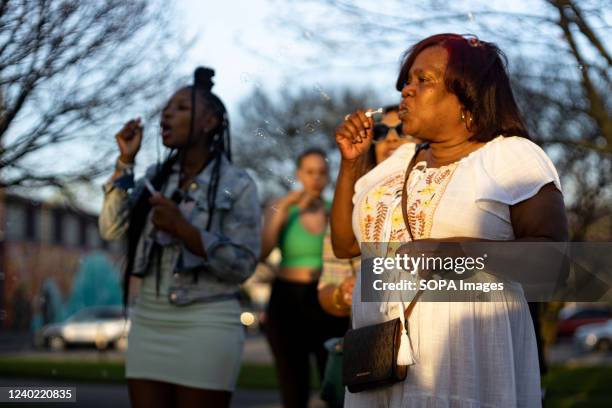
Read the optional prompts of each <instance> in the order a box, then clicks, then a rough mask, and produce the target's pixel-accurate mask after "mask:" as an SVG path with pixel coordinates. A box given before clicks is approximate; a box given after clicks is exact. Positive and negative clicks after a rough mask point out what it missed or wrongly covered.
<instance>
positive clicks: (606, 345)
mask: <svg viewBox="0 0 612 408" xmlns="http://www.w3.org/2000/svg"><path fill="white" fill-rule="evenodd" d="M595 348H596V349H597V350H598V351H601V352H604V353H608V352H610V351H612V341H610V340H608V339H601V340H599V341H598V342H597V344H596V345H595Z"/></svg>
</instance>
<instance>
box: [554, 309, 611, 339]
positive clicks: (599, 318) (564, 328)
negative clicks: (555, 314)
mask: <svg viewBox="0 0 612 408" xmlns="http://www.w3.org/2000/svg"><path fill="white" fill-rule="evenodd" d="M608 319H612V307H610V306H607V305H592V306H579V307H575V306H573V307H569V308H565V309H562V310H561V312H559V322H558V323H557V336H558V337H571V336H572V335H573V334H574V332H575V331H576V329H577V328H578V327H580V326H584V325H587V324H593V323H603V322H606V321H607V320H608Z"/></svg>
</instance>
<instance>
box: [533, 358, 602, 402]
mask: <svg viewBox="0 0 612 408" xmlns="http://www.w3.org/2000/svg"><path fill="white" fill-rule="evenodd" d="M542 383H543V385H544V387H546V404H545V405H544V406H545V408H548V407H555V408H557V407H558V408H566V407H567V408H569V407H572V408H578V407H580V408H583V407H584V408H586V407H588V408H591V407H602V408H603V407H606V408H609V407H612V367H611V366H597V367H575V368H568V367H564V366H553V367H551V368H550V369H549V372H548V374H547V375H546V377H545V378H544V379H543V381H542Z"/></svg>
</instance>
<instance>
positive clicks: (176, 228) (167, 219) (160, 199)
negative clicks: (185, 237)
mask: <svg viewBox="0 0 612 408" xmlns="http://www.w3.org/2000/svg"><path fill="white" fill-rule="evenodd" d="M149 203H151V206H152V207H153V208H152V211H153V214H152V216H151V222H152V223H153V225H154V226H155V228H156V229H158V230H160V231H163V232H166V233H168V234H170V235H172V236H173V237H180V235H181V232H182V231H183V230H184V229H185V228H184V227H185V226H186V224H189V223H188V222H187V220H186V219H185V217H183V213H181V210H179V208H178V206H177V205H176V204H175V203H174V201H172V200H170V199H168V198H166V197H164V196H162V195H161V194H159V193H156V194H154V195H153V196H152V197H151V198H150V199H149Z"/></svg>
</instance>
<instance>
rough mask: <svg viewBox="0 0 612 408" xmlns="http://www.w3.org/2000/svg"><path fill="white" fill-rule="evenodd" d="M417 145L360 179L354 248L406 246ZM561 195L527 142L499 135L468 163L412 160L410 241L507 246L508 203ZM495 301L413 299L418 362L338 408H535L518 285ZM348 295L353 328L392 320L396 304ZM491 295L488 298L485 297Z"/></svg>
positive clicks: (530, 336) (534, 368)
mask: <svg viewBox="0 0 612 408" xmlns="http://www.w3.org/2000/svg"><path fill="white" fill-rule="evenodd" d="M414 148H415V145H414V144H405V145H403V146H401V147H400V148H399V149H398V150H397V151H396V152H395V153H394V154H393V156H391V157H390V158H389V159H387V160H386V161H384V162H383V163H381V165H379V166H377V167H376V168H375V169H373V170H372V171H371V172H369V173H368V174H366V175H365V176H364V177H362V178H361V179H359V180H358V182H357V183H356V185H355V195H354V197H353V203H354V211H353V230H354V232H355V235H356V237H357V240H358V241H359V242H360V243H361V242H393V241H400V242H405V241H408V240H409V237H408V234H407V231H406V230H405V226H404V222H403V218H402V211H401V189H402V183H403V177H404V172H405V170H406V166H407V164H408V162H409V161H410V159H411V158H412V156H413V154H414ZM551 182H552V183H554V184H555V186H556V187H557V188H558V189H559V190H560V189H561V186H560V183H559V178H558V175H557V172H556V170H555V168H554V166H553V164H552V163H551V161H550V159H549V158H548V157H547V156H546V154H545V153H544V152H543V151H542V150H541V149H540V148H539V147H538V146H537V145H535V144H534V143H532V142H531V141H529V140H527V139H524V138H519V137H501V136H500V137H497V138H496V139H494V140H492V141H490V142H488V143H487V144H486V145H484V146H483V147H481V148H480V149H478V150H476V151H474V152H472V153H471V154H470V155H469V156H467V157H465V158H463V159H461V160H459V161H458V162H455V163H452V164H450V165H447V166H443V167H440V168H427V167H426V163H425V162H420V163H417V164H416V165H415V167H414V169H413V170H412V173H411V175H410V179H409V190H408V216H409V222H410V226H411V229H412V232H413V234H414V236H415V238H417V239H419V238H446V237H461V236H463V237H476V238H482V239H487V240H500V241H505V240H512V239H514V233H513V230H512V225H511V222H510V207H509V206H510V205H513V204H516V203H518V202H521V201H524V200H526V199H528V198H530V197H532V196H534V195H535V194H536V193H537V192H538V191H539V190H540V188H542V187H543V186H544V185H545V184H548V183H551ZM511 287H512V288H513V290H512V291H508V290H505V291H504V292H503V293H501V294H498V295H494V296H498V297H499V298H498V299H497V298H496V299H495V301H493V302H418V303H417V304H416V307H415V308H414V311H413V313H412V315H411V317H410V319H409V336H410V343H411V345H412V351H413V355H414V359H415V364H413V365H411V366H410V367H409V369H408V376H407V378H406V380H405V381H403V382H400V383H397V384H395V385H393V386H391V387H386V388H383V389H378V390H372V391H365V392H361V393H356V394H351V393H349V392H348V391H347V393H346V397H345V407H351V408H354V407H357V408H362V407H363V408H366V407H367V408H370V407H393V408H396V407H418V408H425V407H427V408H439V407H444V408H468V407H469V408H484V407H502V408H511V407H529V408H531V407H539V406H541V399H540V373H539V364H538V354H537V348H536V340H535V333H534V329H533V323H532V320H531V316H530V314H529V309H528V305H527V302H526V300H525V297H524V295H523V293H522V290H521V288H520V286H519V285H514V286H511ZM353 293H354V296H353V327H355V328H359V327H363V326H367V325H371V324H375V323H380V322H384V321H388V320H391V319H393V318H396V317H398V316H399V313H400V310H401V307H398V305H394V306H392V307H389V308H388V310H387V311H385V312H382V311H381V310H384V308H382V309H381V308H380V306H381V305H380V303H366V302H361V299H360V295H361V279H360V276H359V277H358V279H357V283H356V287H355V289H354V292H353ZM490 293H493V292H490Z"/></svg>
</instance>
